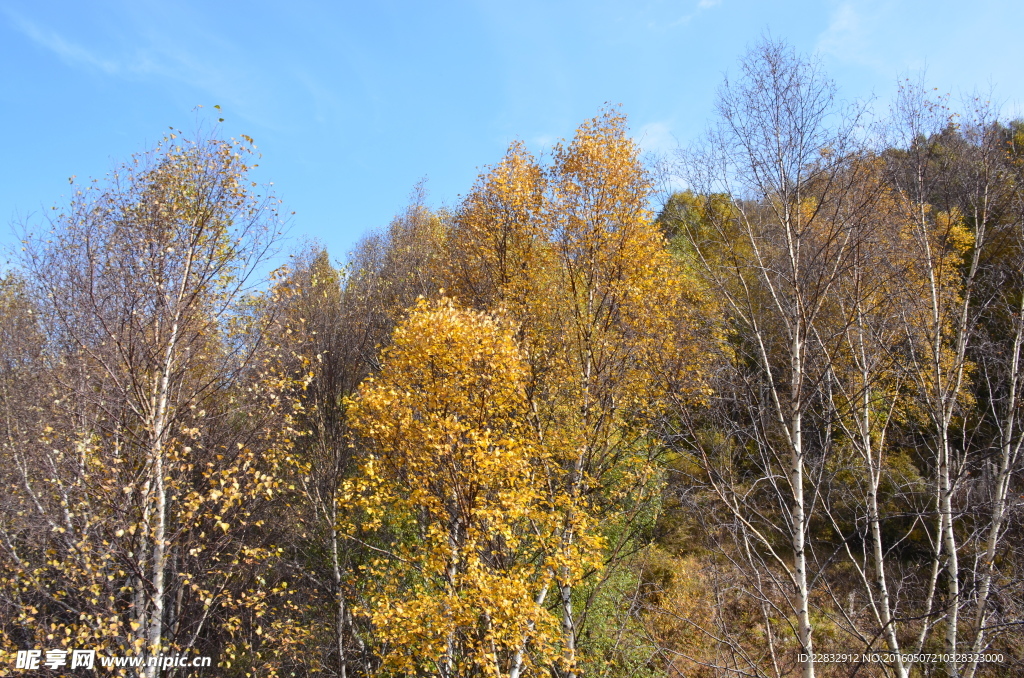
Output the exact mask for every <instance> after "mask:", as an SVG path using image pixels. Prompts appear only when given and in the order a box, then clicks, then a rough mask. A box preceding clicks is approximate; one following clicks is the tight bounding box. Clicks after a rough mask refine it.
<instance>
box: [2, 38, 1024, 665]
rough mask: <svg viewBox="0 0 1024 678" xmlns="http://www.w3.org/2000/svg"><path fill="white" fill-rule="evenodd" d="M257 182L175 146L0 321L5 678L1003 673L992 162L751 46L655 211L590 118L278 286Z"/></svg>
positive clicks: (48, 242)
mask: <svg viewBox="0 0 1024 678" xmlns="http://www.w3.org/2000/svg"><path fill="white" fill-rule="evenodd" d="M253 154H254V145H253V143H252V140H251V139H249V138H248V137H243V138H242V139H240V140H223V139H220V138H217V137H211V136H202V135H197V136H196V137H195V138H191V139H186V138H182V137H181V136H180V133H179V134H172V135H169V136H168V137H167V138H166V139H164V140H163V142H161V143H160V144H159V145H158V146H157V147H156V148H155V149H153V150H152V151H151V152H149V153H146V154H143V155H140V156H137V157H133V158H131V159H130V160H129V161H127V162H125V163H124V164H123V165H122V166H120V167H119V168H118V169H117V170H116V171H115V172H114V173H112V174H111V175H110V176H109V177H107V178H106V179H104V180H101V181H95V182H92V183H89V184H87V185H84V186H80V187H76V192H75V194H74V196H73V198H72V199H71V200H70V202H69V203H68V204H67V205H65V206H64V207H63V208H62V209H59V210H57V211H55V212H54V216H53V218H52V219H51V220H50V222H49V224H48V225H46V226H41V225H39V224H36V225H34V226H33V227H34V228H35V229H36V232H34V233H33V232H30V231H31V230H32V229H31V228H29V229H28V230H26V232H25V234H24V237H23V245H22V249H21V251H20V252H19V253H18V258H17V264H16V266H14V267H13V268H12V269H10V270H9V271H8V272H7V273H6V274H5V275H4V276H3V277H2V278H0V416H2V426H3V436H2V439H0V459H2V463H0V483H2V488H3V489H2V491H0V663H7V664H9V666H10V667H13V666H14V665H15V655H16V654H17V652H18V651H19V650H26V649H40V650H48V649H72V648H84V649H94V650H96V651H97V652H98V653H101V654H109V655H125V656H127V655H146V656H155V655H157V654H161V653H163V654H189V655H203V656H210V657H213V659H214V665H213V666H212V667H210V668H205V669H194V668H181V667H170V668H160V667H157V666H146V667H141V668H138V669H129V668H120V669H108V668H100V667H99V666H97V667H96V668H94V669H92V670H87V669H76V671H74V672H68V671H65V670H63V669H47V668H45V667H44V668H40V669H39V670H38V671H37V672H35V673H33V675H101V674H102V675H107V674H109V675H136V674H135V673H132V671H138V672H139V674H140V675H146V676H148V677H149V678H152V677H154V676H160V675H162V676H186V675H205V676H342V677H344V678H355V677H361V676H399V675H403V676H404V675H410V676H443V677H445V678H448V677H454V676H491V677H495V678H496V677H498V676H502V677H507V678H519V677H524V676H554V677H555V678H582V677H584V676H587V677H589V676H595V677H597V676H602V677H609V678H610V677H612V676H622V677H626V676H651V677H654V676H667V677H673V678H675V677H682V676H686V677H690V676H708V677H710V676H772V677H781V676H804V677H807V678H810V677H811V676H814V675H821V676H854V675H862V676H875V675H879V676H882V675H885V676H900V677H905V676H964V677H967V678H973V677H974V676H1005V675H1017V674H1019V673H1021V672H1024V572H1022V568H1024V552H1022V551H1021V544H1022V543H1024V522H1022V521H1024V485H1022V477H1021V473H1022V464H1024V460H1022V455H1021V447H1022V444H1024V421H1022V418H1024V406H1022V404H1021V402H1020V399H1021V397H1022V396H1024V393H1022V390H1024V364H1022V362H1021V360H1022V357H1024V356H1022V353H1024V123H1020V122H1017V121H1007V120H1004V119H1001V118H1000V117H999V116H998V114H997V113H996V112H995V110H994V109H993V108H992V107H991V106H990V105H989V104H988V103H986V102H983V101H968V102H967V103H965V104H964V105H963V106H961V107H959V108H952V107H950V104H949V101H948V100H947V99H946V98H943V97H941V96H938V95H937V93H936V92H929V91H926V90H924V89H922V88H920V87H915V86H913V85H911V84H907V85H906V86H904V87H903V88H901V92H900V95H899V97H898V99H897V100H896V101H895V102H894V103H893V105H892V106H891V107H890V110H889V113H888V115H887V116H884V120H882V121H881V122H879V121H878V120H875V119H869V116H868V114H867V112H866V111H865V109H863V108H858V107H857V106H856V105H847V104H843V103H842V102H841V101H840V100H838V99H837V97H836V91H835V87H834V85H833V83H832V82H831V81H830V80H829V79H828V77H827V75H826V74H824V73H823V72H821V70H820V68H819V67H818V66H817V65H816V64H815V63H813V62H809V61H805V60H803V59H802V58H800V57H798V56H796V55H794V54H793V53H792V52H791V51H790V50H789V49H788V48H786V47H785V46H783V45H779V44H775V43H772V42H770V41H765V42H763V43H762V44H761V45H760V46H759V47H757V48H756V49H755V50H754V51H752V52H751V53H750V54H748V56H747V57H746V58H745V60H744V61H743V63H742V68H741V71H740V72H739V73H738V76H737V77H736V78H735V79H730V80H728V81H727V82H726V83H725V84H724V85H723V86H722V88H721V90H720V93H719V102H718V117H717V118H716V119H715V120H714V121H713V122H712V123H711V126H710V127H709V132H708V134H707V136H706V138H705V140H704V141H703V142H702V143H701V144H698V145H696V146H694V147H691V148H690V149H687V150H686V151H685V152H682V153H681V154H680V158H679V164H678V168H677V173H676V174H677V176H675V177H674V180H675V181H676V184H675V185H677V186H685V190H680V191H678V192H675V193H671V194H669V193H667V192H665V193H659V192H658V186H659V185H660V183H659V181H658V180H659V179H660V178H661V176H660V175H658V176H656V174H655V172H654V170H653V168H652V167H651V166H649V165H647V164H645V162H644V161H643V159H642V158H641V155H640V153H639V149H638V147H637V145H636V143H635V142H634V141H633V140H631V138H630V136H629V130H628V127H627V121H626V118H625V116H624V114H623V113H622V112H621V111H620V110H619V109H618V108H616V107H608V108H606V109H604V110H602V111H601V112H599V114H598V115H597V116H596V117H595V118H593V119H591V120H588V121H585V122H583V123H582V124H581V125H580V127H579V128H578V130H577V131H576V134H575V136H574V137H573V138H571V139H569V140H566V141H563V142H561V143H559V144H556V145H555V146H554V148H553V150H552V151H551V152H550V154H549V155H548V156H547V157H541V158H538V157H536V156H534V155H532V154H531V153H530V151H528V150H527V148H526V146H525V145H524V144H523V143H520V142H516V143H513V144H512V145H511V146H510V147H509V148H508V151H507V153H506V154H505V156H504V157H503V158H501V159H500V160H498V161H497V162H496V163H495V164H494V165H492V166H490V167H488V168H486V169H485V170H484V171H483V172H482V173H481V174H480V176H479V178H478V179H477V181H476V183H475V184H474V185H473V186H472V187H471V188H470V189H469V190H468V192H467V194H466V195H465V196H464V197H463V198H461V199H460V201H459V202H458V203H457V204H456V205H455V206H454V207H452V208H450V209H440V210H432V209H430V208H428V207H427V205H426V198H425V195H424V191H423V188H422V187H418V188H417V189H416V190H415V191H414V193H413V197H412V200H411V203H410V204H409V206H408V207H407V208H405V209H404V211H402V212H401V213H400V214H399V215H398V216H397V217H396V218H395V219H394V221H392V223H391V224H390V225H389V226H388V227H387V228H386V229H384V230H381V231H379V232H376V233H373V234H371V235H369V236H367V237H366V238H365V239H364V240H363V241H362V242H361V243H360V245H359V246H358V248H357V249H356V250H355V251H354V252H353V253H352V254H351V255H350V257H349V258H348V260H347V261H345V262H343V263H336V262H337V260H336V257H337V256H338V253H328V252H327V251H325V250H323V249H322V248H320V247H319V246H317V245H315V244H314V245H309V246H307V247H305V249H302V250H301V251H299V252H297V253H295V254H294V255H293V257H292V258H291V259H290V261H289V263H288V264H287V265H285V266H282V267H280V268H277V269H275V270H273V271H272V272H271V273H270V274H269V275H266V271H267V270H269V269H270V268H271V267H272V266H273V265H277V264H276V263H273V262H275V261H276V262H277V263H280V262H279V261H278V260H275V259H274V256H275V253H276V252H277V251H278V250H279V249H280V248H281V247H282V246H283V244H284V241H283V235H282V233H281V228H282V220H281V217H280V216H279V213H278V209H282V208H281V202H280V201H279V200H278V199H277V198H276V197H274V196H273V195H270V194H268V193H267V192H266V190H265V189H264V187H261V186H259V185H257V184H256V183H255V182H253V181H252V180H251V179H250V177H249V174H250V172H251V164H252V162H253ZM652 205H658V206H660V207H661V209H660V212H659V211H658V209H652ZM339 208H340V209H343V208H344V206H339ZM872 653H878V655H877V656H876V657H874V658H872V657H871V655H872ZM836 655H849V656H848V657H843V658H842V660H841V661H839V660H836ZM823 657H824V658H825V660H824V661H822V660H821V659H822V658H823ZM829 657H831V659H829ZM11 670H14V669H11ZM118 672H121V673H120V674H119V673H118ZM29 673H32V672H25V674H26V675H29Z"/></svg>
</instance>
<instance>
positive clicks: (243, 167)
mask: <svg viewBox="0 0 1024 678" xmlns="http://www.w3.org/2000/svg"><path fill="white" fill-rule="evenodd" d="M252 153H253V151H252V145H251V141H250V140H248V139H245V140H243V141H222V140H218V139H215V138H199V139H198V140H195V141H189V140H184V139H180V138H178V137H177V135H174V134H172V135H169V136H168V138H166V139H165V140H164V141H163V142H161V144H160V145H159V146H158V147H157V148H156V149H155V150H154V151H152V152H150V153H148V154H144V155H141V156H136V157H134V158H133V159H132V160H131V161H130V162H128V163H126V164H125V165H123V166H121V167H119V168H118V169H117V170H116V171H115V172H114V173H113V174H112V175H111V177H110V178H109V179H108V180H107V181H106V182H104V183H98V182H97V183H94V184H93V185H91V186H89V187H86V188H83V189H80V190H76V192H75V195H74V197H73V199H72V201H71V203H70V205H69V206H68V207H67V208H66V209H65V210H64V211H62V212H61V213H59V215H58V216H57V217H56V218H55V219H54V220H53V221H52V223H51V227H50V229H49V231H48V232H47V233H45V235H42V236H35V235H31V234H29V235H27V236H26V238H25V256H24V259H23V265H24V268H25V270H26V277H27V279H28V281H29V286H30V288H31V291H32V294H33V297H34V298H35V299H37V300H39V304H40V306H41V313H40V316H41V320H40V326H41V328H42V331H43V333H44V335H45V336H46V338H47V344H46V350H47V359H46V363H48V367H49V369H46V370H45V371H44V373H43V374H44V378H45V382H44V383H46V386H47V389H48V390H49V392H48V393H47V397H46V399H45V401H44V402H42V403H40V409H39V416H38V421H39V426H38V428H35V429H34V430H31V431H28V432H26V434H25V435H24V436H23V437H21V439H20V440H15V441H8V442H6V443H5V444H4V455H5V459H9V460H10V461H11V462H12V463H13V464H14V465H15V467H16V468H18V473H17V474H16V475H17V478H16V481H17V482H12V483H11V484H10V485H9V486H8V488H7V491H8V492H9V493H10V497H11V500H10V501H12V502H14V503H16V504H17V511H16V512H15V513H14V516H17V518H16V519H13V520H12V521H10V522H7V523H5V525H4V527H5V541H4V551H3V561H2V562H3V567H4V569H5V570H6V573H5V574H6V576H7V577H8V578H9V581H13V582H15V584H13V585H12V588H9V589H7V592H8V595H9V596H11V598H13V599H14V600H15V601H17V605H18V608H19V613H18V615H17V616H16V617H15V618H14V619H12V620H10V622H9V623H10V624H11V626H10V628H11V629H17V631H16V632H17V633H18V634H19V635H20V636H21V638H22V640H24V641H31V642H32V643H33V644H36V645H39V644H42V645H54V644H57V645H61V646H64V647H67V646H68V645H69V644H70V645H74V646H78V647H91V648H96V649H100V650H107V651H109V652H113V653H121V654H148V655H153V654H157V653H159V652H168V651H178V652H185V651H193V652H194V651H198V650H203V651H205V652H207V653H209V654H218V655H221V659H222V662H223V663H222V667H223V668H224V670H225V671H226V670H227V669H228V668H229V667H230V666H232V665H233V664H234V665H237V664H238V663H239V662H242V663H247V662H253V663H263V662H266V666H265V667H264V669H263V670H264V672H271V673H272V672H273V671H274V667H275V666H279V664H277V663H276V661H275V658H274V657H273V656H272V655H273V653H274V651H273V650H270V651H265V649H266V648H273V647H277V648H278V649H280V648H281V647H284V646H286V645H287V644H288V642H291V640H294V639H295V638H297V637H298V636H299V635H301V632H300V631H299V630H298V629H297V628H296V627H293V626H289V625H290V624H291V622H289V621H287V620H288V616H289V613H288V609H289V607H290V605H291V603H290V602H289V600H288V595H287V592H286V589H285V587H286V586H287V584H286V582H285V581H283V580H281V579H280V578H279V577H278V576H277V575H274V574H272V573H271V571H270V570H269V569H267V564H268V563H270V562H272V560H273V558H275V557H276V555H277V550H276V548H275V547H274V546H273V545H272V543H269V542H268V540H267V539H266V532H267V531H266V530H265V529H264V527H265V521H266V519H267V517H268V515H269V514H268V512H267V511H268V509H267V507H268V506H269V505H270V504H271V503H272V502H273V501H274V497H275V494H276V493H279V492H280V489H281V488H280V480H281V476H282V472H281V469H282V463H283V461H284V459H285V458H286V457H287V455H288V451H289V449H290V446H291V439H292V438H293V437H294V435H295V432H294V430H293V429H292V427H291V426H290V419H291V416H292V410H291V406H290V401H289V400H288V399H286V398H283V397H282V395H283V394H286V393H287V392H288V390H289V389H290V385H289V384H290V382H289V380H288V379H287V378H286V377H284V376H282V375H280V374H275V373H274V372H272V371H270V370H267V369H265V365H266V363H264V362H263V358H262V356H264V355H265V354H266V351H268V350H273V349H269V348H267V347H266V346H265V345H264V344H263V342H262V337H263V329H262V326H261V325H260V323H259V322H253V321H252V318H253V316H252V315H251V314H249V313H248V312H247V311H246V307H245V303H246V298H247V294H248V292H249V291H250V290H251V289H252V288H251V286H252V285H253V284H254V282H255V280H256V279H257V278H256V274H257V272H258V271H259V270H260V268H261V267H262V266H263V265H264V263H265V261H266V259H267V256H268V254H269V253H270V252H271V251H272V247H273V244H274V243H275V242H276V241H277V240H278V238H279V236H280V232H279V228H280V222H279V221H278V219H277V216H276V204H277V203H276V201H275V200H273V199H272V198H270V197H267V196H263V195H260V194H259V193H257V192H256V191H254V190H253V187H254V184H252V183H251V182H250V181H249V180H248V179H247V177H246V174H247V172H248V170H249V167H250V165H249V163H251V160H250V157H251V155H252ZM257 356H261V357H260V358H259V359H258V360H257ZM33 526H34V527H37V528H42V529H38V530H37V531H36V532H35V535H36V536H35V538H29V535H30V534H32V532H27V531H26V530H27V529H29V528H31V527H33ZM272 600H273V601H274V603H273V606H274V607H275V608H276V609H277V610H278V611H280V612H282V613H283V616H282V617H276V616H275V615H268V614H267V613H268V611H269V608H270V607H271V601H272ZM265 615H266V619H265V621H261V618H262V617H264V616H265ZM11 632H12V631H8V634H10V633H11ZM253 633H255V634H256V635H251V634H253ZM278 658H279V657H278ZM145 671H146V673H147V675H148V676H154V675H156V674H157V673H159V672H160V669H159V668H158V667H155V666H149V667H146V669H145Z"/></svg>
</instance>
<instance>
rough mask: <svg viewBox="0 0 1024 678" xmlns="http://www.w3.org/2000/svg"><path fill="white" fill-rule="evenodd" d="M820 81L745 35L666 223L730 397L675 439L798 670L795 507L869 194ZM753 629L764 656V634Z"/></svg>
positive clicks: (806, 500) (826, 443) (803, 607)
mask: <svg viewBox="0 0 1024 678" xmlns="http://www.w3.org/2000/svg"><path fill="white" fill-rule="evenodd" d="M834 93H835V86H834V84H833V83H832V82H831V81H830V80H828V79H827V78H826V77H825V76H824V75H823V74H822V73H821V71H820V67H819V66H818V65H817V64H815V63H813V62H809V61H805V60H803V59H801V58H799V57H797V56H795V55H794V54H793V53H792V52H791V50H790V49H789V48H788V47H786V46H785V45H782V44H778V43H774V42H771V41H764V42H762V43H761V44H759V45H758V46H757V47H756V48H754V49H753V50H752V51H751V52H750V53H749V54H748V55H747V57H746V58H745V59H744V60H743V62H742V63H741V77H740V78H739V79H738V80H737V81H731V80H727V81H726V83H725V84H724V85H723V87H722V88H721V90H720V92H719V100H718V111H719V122H718V124H717V126H716V127H714V128H713V129H712V131H711V133H710V136H709V138H708V140H707V145H706V146H705V147H703V148H701V149H698V150H697V151H695V152H694V153H693V154H692V155H691V156H690V158H689V162H688V165H687V166H688V168H689V170H688V171H689V174H688V180H689V181H690V183H691V186H693V187H694V189H695V194H697V195H700V196H704V198H703V200H704V201H707V204H706V205H704V206H703V208H702V210H701V218H700V219H697V220H693V221H692V222H690V223H685V222H684V223H681V224H679V228H680V229H681V230H682V231H683V235H682V236H681V239H682V240H683V243H682V244H680V245H679V247H680V248H681V249H682V250H683V254H684V256H685V258H686V260H687V261H689V262H691V264H692V265H693V266H695V267H696V268H697V269H698V270H701V271H702V275H703V277H704V279H705V280H707V281H708V284H710V285H712V286H713V289H714V290H715V293H716V294H717V295H719V296H720V297H721V298H722V299H723V302H724V304H725V305H726V308H727V316H728V323H729V327H730V330H731V331H732V332H734V333H735V334H734V336H735V340H734V341H733V342H732V343H733V346H734V347H735V350H736V357H735V359H734V361H733V366H734V369H735V370H736V371H735V372H733V378H732V380H731V382H730V383H731V385H728V386H727V385H726V383H725V382H723V383H722V384H721V386H720V388H722V389H723V390H722V391H720V398H722V400H721V401H720V402H721V403H722V405H723V406H725V407H727V408H732V409H731V412H732V413H731V414H727V415H723V416H725V417H726V418H725V419H723V420H721V421H719V425H722V424H724V425H725V426H726V428H725V430H723V431H721V434H724V436H725V437H722V435H716V434H714V433H713V432H711V431H705V432H703V433H701V432H700V431H699V430H691V431H690V432H689V433H688V434H686V435H684V436H683V438H682V439H683V440H687V445H692V446H694V447H693V448H691V449H693V450H694V452H693V453H694V454H695V457H694V459H695V460H696V462H697V463H698V464H699V466H700V467H701V468H703V469H704V473H705V476H704V477H705V480H706V482H708V483H709V488H710V490H711V491H712V492H713V494H714V495H715V496H716V497H717V498H718V500H719V501H720V502H721V506H722V507H723V508H724V509H726V515H727V516H729V520H730V521H732V524H733V530H734V532H733V534H734V535H736V536H737V537H738V538H739V539H740V543H739V544H738V545H737V549H738V551H737V552H736V555H735V557H736V562H742V561H744V560H746V561H748V567H749V569H747V570H746V575H745V576H746V579H747V581H748V582H749V584H750V588H749V589H748V590H749V591H750V593H751V594H752V596H753V600H754V602H755V605H756V606H758V607H760V608H761V609H762V610H764V611H765V617H766V618H765V621H764V623H765V624H766V625H769V627H770V625H771V624H772V621H771V620H772V619H773V618H775V619H778V618H779V617H782V618H783V619H785V620H786V621H784V622H783V623H784V624H785V625H787V626H789V628H790V629H791V631H792V634H793V637H795V639H796V641H797V643H798V648H799V652H800V653H802V654H803V655H806V656H808V659H807V660H806V661H803V662H802V674H803V675H804V676H806V677H808V678H809V677H810V676H813V675H814V672H815V667H814V664H813V651H814V648H815V645H814V640H813V638H814V622H813V619H814V617H815V614H814V607H815V605H816V603H815V597H814V595H813V591H812V586H813V582H814V581H816V580H817V579H818V577H819V574H818V573H817V572H815V571H814V570H813V568H814V564H815V556H814V550H813V544H812V543H811V541H810V534H811V523H812V520H813V514H812V511H811V509H812V506H814V505H815V504H816V503H817V501H818V498H819V495H820V492H821V488H822V487H823V485H822V483H823V481H824V479H825V478H826V475H825V474H826V473H827V469H828V464H827V459H828V455H829V454H830V452H831V450H832V447H833V446H832V439H831V437H830V436H829V434H828V427H827V425H826V422H825V421H823V420H820V419H818V418H817V416H818V414H819V413H821V412H824V411H825V410H826V409H827V407H826V405H827V402H826V400H825V399H827V395H826V393H825V392H824V391H823V389H822V386H823V384H824V383H825V381H826V378H827V376H828V373H829V369H830V360H829V356H830V355H832V354H833V353H834V351H835V350H836V349H837V347H838V343H839V342H840V341H841V338H842V337H843V336H844V335H843V329H844V327H843V325H844V323H843V322H841V321H840V322H836V318H835V296H836V292H837V290H838V286H839V284H840V281H841V280H842V279H843V277H844V276H845V275H846V273H847V269H848V267H849V266H850V263H851V258H852V255H853V253H854V251H855V247H854V245H855V244H856V243H857V241H858V230H859V228H860V226H861V225H862V223H863V221H864V217H865V216H866V215H867V214H868V213H869V211H870V209H871V206H872V203H871V194H870V192H868V193H866V194H865V193H864V192H862V191H859V190H857V189H858V187H859V186H860V185H862V183H863V182H862V181H860V173H861V171H862V170H859V169H858V168H859V167H863V165H861V166H858V165H857V164H851V162H850V160H851V158H855V157H856V156H857V154H858V151H859V149H858V148H857V146H856V130H855V125H856V118H855V117H854V118H852V119H845V120H844V119H843V118H842V116H841V112H840V111H839V110H837V107H836V106H835V104H834ZM723 196H725V197H727V200H725V201H724V205H723ZM733 406H735V407H733ZM684 447H685V446H684ZM780 606H784V610H785V613H783V610H782V609H779V608H780ZM766 635H767V642H768V647H769V650H770V651H771V652H770V656H771V662H772V665H775V666H776V667H777V666H778V662H779V661H781V660H780V659H779V658H778V657H777V655H776V652H777V651H778V650H779V649H780V648H776V647H774V646H773V641H772V633H771V632H770V631H768V632H766ZM737 648H738V646H734V648H733V649H734V650H735V649H737ZM787 654H788V653H787ZM738 656H739V657H741V658H742V653H740V655H738ZM743 661H749V659H744V660H743ZM776 670H779V669H778V668H776Z"/></svg>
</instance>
